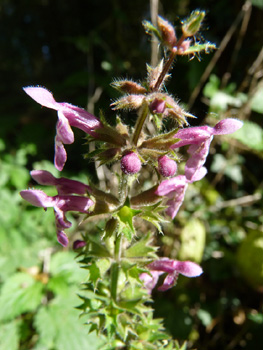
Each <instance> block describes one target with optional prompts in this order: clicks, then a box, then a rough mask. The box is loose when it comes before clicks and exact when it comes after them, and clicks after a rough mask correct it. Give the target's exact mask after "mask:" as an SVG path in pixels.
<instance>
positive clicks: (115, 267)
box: [111, 234, 122, 302]
mask: <svg viewBox="0 0 263 350" xmlns="http://www.w3.org/2000/svg"><path fill="white" fill-rule="evenodd" d="M121 243H122V234H119V235H117V236H116V241H115V249H114V257H115V262H114V263H113V264H112V265H111V296H112V299H113V300H114V301H115V302H116V301H117V290H118V278H119V269H120V260H121Z"/></svg>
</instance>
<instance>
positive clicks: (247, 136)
mask: <svg viewBox="0 0 263 350" xmlns="http://www.w3.org/2000/svg"><path fill="white" fill-rule="evenodd" d="M232 137H233V138H235V139H236V140H238V141H240V142H242V143H243V144H244V145H246V146H247V147H249V148H251V149H253V150H256V151H262V150H263V129H262V128H261V127H260V126H259V125H258V124H256V123H253V122H250V121H246V120H245V121H244V124H243V126H242V128H241V129H239V130H237V131H236V132H235V133H234V134H233V135H232Z"/></svg>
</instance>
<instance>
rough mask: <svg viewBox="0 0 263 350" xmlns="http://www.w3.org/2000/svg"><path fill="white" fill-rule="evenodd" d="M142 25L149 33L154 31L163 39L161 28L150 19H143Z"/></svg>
mask: <svg viewBox="0 0 263 350" xmlns="http://www.w3.org/2000/svg"><path fill="white" fill-rule="evenodd" d="M142 25H143V27H144V29H145V32H146V33H147V34H151V33H153V34H154V35H155V36H156V37H157V38H158V39H159V40H160V41H161V40H162V37H161V34H160V32H159V30H158V29H157V28H156V27H155V26H154V25H153V24H152V23H151V22H149V21H143V22H142Z"/></svg>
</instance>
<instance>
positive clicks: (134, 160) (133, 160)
mask: <svg viewBox="0 0 263 350" xmlns="http://www.w3.org/2000/svg"><path fill="white" fill-rule="evenodd" d="M141 167H142V164H141V161H140V159H139V157H138V156H137V154H136V153H134V152H129V153H127V154H125V155H124V156H123V157H122V158H121V170H122V171H123V172H124V174H127V175H133V174H136V173H138V172H139V171H140V170H141Z"/></svg>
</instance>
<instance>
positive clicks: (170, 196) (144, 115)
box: [21, 11, 242, 298]
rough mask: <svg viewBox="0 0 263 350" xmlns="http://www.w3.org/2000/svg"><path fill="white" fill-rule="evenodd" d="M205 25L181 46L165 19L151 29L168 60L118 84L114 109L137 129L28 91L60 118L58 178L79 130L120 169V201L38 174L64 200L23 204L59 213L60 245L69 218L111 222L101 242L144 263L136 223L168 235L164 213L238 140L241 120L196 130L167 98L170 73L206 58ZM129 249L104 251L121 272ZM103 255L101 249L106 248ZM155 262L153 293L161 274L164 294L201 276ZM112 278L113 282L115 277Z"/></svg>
mask: <svg viewBox="0 0 263 350" xmlns="http://www.w3.org/2000/svg"><path fill="white" fill-rule="evenodd" d="M203 17H204V12H200V11H195V12H194V13H193V14H192V15H191V16H190V17H189V18H188V19H187V20H185V21H183V22H182V31H181V32H182V36H181V37H180V38H177V35H176V32H175V29H174V27H173V26H172V25H171V24H170V23H169V22H167V21H166V20H164V19H163V18H161V17H159V18H158V21H157V27H154V26H153V25H152V24H150V23H149V22H144V26H145V28H146V30H147V32H152V33H153V34H154V35H156V36H157V37H158V39H159V40H160V43H161V44H162V45H163V46H164V49H165V52H166V54H167V59H166V60H165V61H164V60H161V61H160V62H159V64H158V65H157V66H156V67H150V66H147V77H146V79H145V81H143V82H135V81H133V80H115V81H114V82H113V83H112V86H113V87H114V88H116V89H117V90H119V91H120V92H121V93H122V96H121V97H120V98H119V99H118V100H116V101H114V102H113V103H112V104H111V108H112V109H113V110H117V111H118V112H119V111H122V110H136V111H137V114H138V118H137V121H136V123H135V125H134V126H133V127H131V126H127V125H124V124H123V123H122V121H121V119H120V118H119V116H118V118H117V124H116V126H115V127H114V128H113V127H111V126H109V125H107V124H106V123H105V122H104V121H102V120H100V119H99V118H97V117H95V116H94V115H92V114H90V113H89V112H87V111H86V110H84V109H82V108H80V107H77V106H75V105H72V104H69V103H66V102H57V101H56V100H55V99H54V97H53V94H52V93H51V92H50V91H49V90H47V89H46V88H44V87H40V86H30V87H25V88H24V91H25V92H26V93H27V94H28V95H29V96H30V97H31V98H32V99H33V100H35V101H36V102H38V103H39V104H40V105H42V106H44V107H47V108H50V109H53V110H56V111H57V116H58V121H57V125H56V136H55V157H54V163H55V167H56V168H57V169H58V170H59V171H62V170H63V168H64V166H65V163H66V160H67V153H66V149H65V145H68V144H72V143H73V142H74V134H73V131H72V127H75V128H78V129H80V130H82V131H83V132H84V133H85V134H86V136H87V141H88V142H89V141H90V140H92V141H96V147H97V148H96V152H95V153H93V154H92V156H93V157H94V158H95V160H97V161H99V162H101V163H103V164H104V163H108V164H111V163H113V162H117V163H118V164H119V169H120V174H121V176H120V177H119V178H120V184H119V189H118V191H117V192H118V194H119V198H117V197H115V195H113V194H112V193H109V192H106V191H101V190H100V189H96V188H95V187H94V186H89V185H86V184H83V183H81V182H79V181H73V180H70V179H66V178H64V177H60V178H56V177H54V176H53V175H52V174H51V173H49V172H47V171H44V170H34V171H32V172H31V175H32V178H33V179H34V180H35V181H36V182H37V183H38V184H39V185H47V186H55V187H56V189H57V195H56V196H53V197H52V196H48V195H46V194H45V193H44V192H43V191H42V190H40V189H28V190H24V191H22V192H21V196H22V197H23V198H24V199H25V200H27V201H28V202H29V203H31V204H32V205H35V206H37V207H42V208H44V209H46V208H49V207H51V208H53V210H54V213H55V222H56V229H57V238H58V242H59V243H60V244H62V245H63V246H67V245H68V242H69V239H68V237H67V235H66V233H65V232H64V230H65V229H67V228H69V227H70V226H71V223H70V222H69V221H68V220H67V218H66V213H67V212H69V211H75V212H78V213H84V214H86V216H87V217H89V216H90V215H92V216H95V215H98V214H104V217H106V218H107V221H106V224H105V229H104V233H103V235H102V236H101V238H100V239H101V241H102V242H104V240H107V239H108V238H109V237H111V236H114V240H115V242H120V239H121V238H124V239H126V241H127V242H126V243H125V244H124V245H123V247H127V246H128V247H129V245H130V247H131V248H128V255H129V256H131V257H133V258H135V257H137V256H138V254H139V253H138V252H136V249H137V248H136V249H135V248H133V245H132V244H133V243H132V242H133V240H136V235H135V232H136V230H135V228H134V218H135V217H140V218H142V219H144V220H148V221H149V222H151V223H152V224H154V225H155V226H156V227H157V228H158V229H160V230H161V222H162V221H164V220H165V214H164V212H165V213H166V214H167V215H169V216H170V217H171V218H174V217H175V216H176V214H177V213H178V210H179V209H180V207H181V205H182V203H183V200H184V196H185V193H186V190H187V186H188V185H189V184H191V183H193V182H196V181H199V180H201V179H202V178H203V177H204V176H205V175H206V173H207V169H206V168H205V166H204V165H205V162H206V158H207V156H208V153H209V148H210V144H211V142H212V139H213V137H214V136H217V135H226V134H231V133H233V132H235V131H236V130H238V129H239V128H240V127H241V126H242V122H240V121H239V120H236V119H232V118H229V119H225V120H221V121H219V122H218V123H217V124H216V125H215V126H214V127H210V126H197V127H189V124H188V121H187V119H186V118H187V117H194V116H193V115H191V114H190V113H188V112H186V111H185V110H184V109H183V108H182V107H181V106H180V105H179V103H178V100H177V99H176V98H174V97H173V96H172V95H169V94H168V93H167V92H166V90H165V91H164V83H165V81H166V80H167V79H168V78H169V76H170V74H169V71H170V69H171V67H172V63H173V61H174V58H175V57H176V55H185V54H192V55H194V54H195V53H196V52H200V51H201V50H204V46H202V45H200V46H198V44H197V43H196V41H195V40H193V39H192V38H193V37H194V36H195V34H196V33H197V32H198V31H199V29H200V26H201V23H202V20H203ZM205 47H206V48H205V50H207V48H213V47H214V46H213V45H212V44H210V43H206V45H205ZM165 118H171V119H172V120H173V125H174V127H173V128H172V130H170V131H169V132H164V129H165V128H164V127H163V125H164V124H163V122H164V119H165ZM147 123H151V124H152V126H153V128H148V129H149V130H153V129H154V130H156V133H155V135H152V134H150V133H149V132H147V130H146V128H145V125H146V124H147ZM183 147H188V149H187V159H186V160H185V167H184V171H183V172H182V170H180V172H179V171H178V169H182V167H181V166H180V167H178V163H179V162H180V161H182V159H183V157H182V156H181V154H180V152H181V151H182V149H183ZM184 154H185V152H184ZM146 165H147V169H148V170H149V169H151V170H150V171H152V172H153V173H155V174H157V180H156V182H155V183H153V184H152V185H153V187H152V188H151V189H149V190H147V191H145V192H141V191H140V190H139V193H137V194H136V193H134V191H135V190H134V188H133V183H134V180H135V179H138V180H140V174H141V172H142V171H143V170H144V167H145V166H146ZM155 178H156V177H155ZM137 188H138V186H137ZM115 192H116V191H115ZM143 242H144V241H143ZM104 243H105V242H104ZM110 244H112V243H110ZM143 244H144V247H142V246H140V245H139V246H140V248H139V252H146V253H147V252H148V251H149V247H148V246H147V244H148V243H147V242H144V243H143ZM84 247H85V248H84ZM123 247H122V246H121V243H118V244H117V243H116V247H115V248H114V249H109V250H110V251H109V252H107V253H105V250H103V252H102V253H101V254H102V255H106V256H110V257H111V261H115V260H116V259H117V261H118V263H116V264H117V265H118V266H119V262H120V259H121V258H122V256H125V252H124V251H125V249H124V248H123ZM73 248H74V249H87V250H88V249H89V246H88V245H87V242H86V241H85V240H77V241H75V243H74V244H73ZM96 249H102V248H101V246H100V248H98V247H97V248H96ZM103 249H104V248H103ZM105 249H106V248H105ZM129 249H130V250H129ZM151 260H152V261H151V262H150V263H149V258H147V256H146V257H142V260H141V261H144V266H143V267H144V268H147V269H148V271H149V273H143V274H141V275H140V278H141V280H142V281H143V282H144V285H145V287H146V288H147V289H148V291H149V292H151V290H152V289H153V288H154V286H155V285H156V284H157V281H158V278H159V276H161V275H162V274H165V273H167V276H166V277H165V279H164V282H163V284H162V285H161V287H159V290H162V291H164V290H167V289H168V288H171V287H172V286H174V285H175V283H176V280H177V277H178V275H179V274H183V275H185V276H188V277H195V276H199V275H200V274H201V273H202V269H201V267H200V266H198V265H197V264H195V263H193V262H190V261H185V262H180V261H175V260H169V259H168V258H162V259H157V256H155V255H152V256H151ZM115 268H116V267H114V268H113V269H115ZM125 273H126V272H125ZM112 274H113V275H114V272H112ZM116 288H117V287H116ZM116 288H115V289H114V290H113V291H112V295H113V298H116V295H115V294H116V290H117V289H116Z"/></svg>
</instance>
